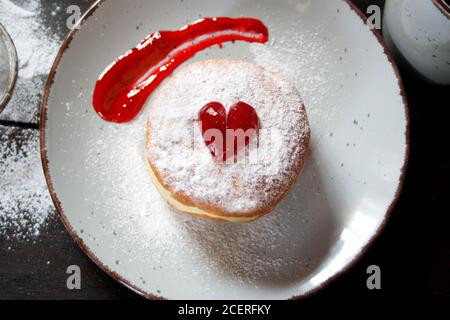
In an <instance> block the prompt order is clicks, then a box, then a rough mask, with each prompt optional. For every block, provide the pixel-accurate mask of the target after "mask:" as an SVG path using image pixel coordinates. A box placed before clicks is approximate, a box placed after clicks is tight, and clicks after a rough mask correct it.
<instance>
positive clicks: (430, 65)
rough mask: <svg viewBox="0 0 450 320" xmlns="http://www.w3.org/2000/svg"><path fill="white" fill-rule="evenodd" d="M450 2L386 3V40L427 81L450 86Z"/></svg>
mask: <svg viewBox="0 0 450 320" xmlns="http://www.w3.org/2000/svg"><path fill="white" fill-rule="evenodd" d="M448 3H449V1H448V0H386V4H385V9H384V22H383V23H384V25H383V36H384V38H385V40H386V43H387V44H388V46H389V47H390V49H391V50H392V51H393V53H394V54H395V55H396V56H400V57H402V58H403V59H404V60H406V62H407V63H408V64H409V65H410V66H411V67H412V68H414V69H415V70H416V71H417V72H418V73H419V74H421V75H422V76H423V77H424V78H425V79H427V80H429V81H431V82H433V83H437V84H444V85H445V84H450V6H449V4H448Z"/></svg>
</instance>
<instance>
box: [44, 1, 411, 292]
mask: <svg viewBox="0 0 450 320" xmlns="http://www.w3.org/2000/svg"><path fill="white" fill-rule="evenodd" d="M105 1H106V0H97V1H96V2H95V3H94V4H93V5H92V6H91V7H90V8H89V9H88V10H87V11H86V13H85V14H84V15H83V16H82V17H81V18H80V20H79V21H78V23H77V24H76V25H75V26H74V27H73V28H72V30H71V31H70V32H69V33H68V34H67V35H66V37H65V39H64V41H63V43H62V45H61V47H60V48H59V51H58V54H57V55H56V57H55V60H54V62H53V65H52V68H51V70H50V73H49V76H48V79H47V83H46V85H45V89H44V94H43V96H42V100H41V106H40V121H39V146H40V153H41V162H42V167H43V170H44V176H45V180H46V182H47V187H48V190H49V192H50V196H51V198H52V201H53V203H54V205H55V207H56V212H57V214H58V216H59V218H60V219H61V221H62V223H63V225H64V227H65V228H66V229H67V231H68V232H69V234H70V235H71V237H72V238H73V239H74V241H75V242H76V243H77V244H78V246H79V247H80V248H81V250H82V251H83V252H84V253H85V254H86V255H87V256H88V257H89V258H90V259H91V260H92V261H93V262H94V263H95V264H96V265H97V266H98V267H99V268H100V269H102V270H103V271H104V272H105V273H107V274H108V275H109V276H110V277H112V278H113V279H115V280H116V281H118V282H119V283H121V284H122V285H124V286H125V287H127V288H129V289H130V290H132V291H134V292H136V293H137V294H139V295H141V296H143V297H145V298H147V299H155V300H168V298H166V297H162V296H159V295H155V294H154V293H150V292H147V291H145V290H142V289H140V288H138V287H136V286H135V285H133V284H132V283H131V282H130V281H129V280H127V279H125V278H124V277H123V276H121V275H120V274H118V273H117V272H115V271H113V270H111V269H110V268H109V267H108V266H106V265H105V264H104V263H102V262H101V261H100V259H98V258H97V256H96V255H95V254H94V253H93V252H92V251H91V250H90V249H89V247H88V246H87V245H86V244H85V243H84V241H83V240H82V239H81V238H80V237H79V236H78V235H77V233H76V232H75V230H74V229H73V228H72V226H71V224H70V223H69V220H68V219H67V216H66V214H65V213H64V210H63V208H62V205H61V202H60V200H59V197H58V195H57V193H56V191H55V189H54V187H53V182H52V179H51V176H50V171H49V165H48V164H49V161H48V156H47V147H46V138H45V134H46V132H45V131H46V130H45V129H46V124H47V111H48V104H47V103H48V98H49V94H50V91H51V88H52V85H53V81H54V79H55V74H56V70H57V68H58V65H59V63H60V61H61V59H62V57H63V55H64V53H65V51H66V50H67V49H68V48H69V46H70V43H71V41H72V39H73V37H74V35H75V34H76V32H77V31H78V30H80V29H81V27H82V26H83V23H84V22H85V21H86V20H87V19H88V18H89V17H90V16H92V14H93V13H94V12H95V10H96V9H97V8H98V7H99V6H100V5H101V4H102V3H103V2H105ZM343 2H345V3H346V4H347V5H348V6H349V7H350V9H352V10H353V11H354V12H355V13H356V14H357V15H358V16H359V17H360V18H361V19H362V20H363V22H364V23H365V24H366V21H367V18H366V17H365V15H364V14H363V13H362V12H361V11H360V10H359V9H358V8H357V7H356V6H355V5H354V4H353V3H352V2H351V1H350V0H343ZM366 25H367V24H366ZM371 31H372V34H373V36H374V37H375V39H376V40H377V41H378V43H379V44H380V45H381V46H382V48H383V49H384V54H385V55H386V57H387V59H388V61H389V63H390V65H391V66H392V70H393V72H394V74H395V76H396V78H397V80H398V87H399V91H400V95H401V96H402V101H403V106H404V109H405V117H406V119H405V120H406V128H405V138H406V139H405V141H406V149H405V154H404V159H403V166H402V168H401V171H400V172H401V173H400V177H399V181H398V185H397V189H396V191H395V194H394V197H393V199H392V201H391V203H390V205H389V207H388V209H387V211H386V214H385V215H384V218H383V220H382V221H381V223H380V225H379V227H378V229H377V230H376V232H375V233H374V234H373V235H372V237H371V238H370V239H369V241H368V242H367V244H366V245H365V246H364V247H362V249H361V251H360V252H359V253H358V254H357V255H356V256H355V257H354V258H353V259H352V260H351V261H350V262H348V263H347V264H346V265H345V266H344V267H343V268H342V269H341V270H340V271H339V272H337V273H335V274H334V275H333V276H331V277H330V278H328V279H327V280H326V281H324V282H323V283H321V284H320V285H318V286H317V287H315V288H313V289H311V290H309V291H307V292H305V293H304V294H301V295H297V296H293V297H291V298H290V299H295V300H298V299H304V298H307V297H310V296H312V295H313V294H315V293H317V292H318V291H320V290H321V289H323V288H324V287H326V286H328V285H329V284H330V283H331V282H333V281H334V280H335V279H337V278H338V277H339V276H341V275H342V274H344V273H346V272H347V271H349V270H350V269H352V267H353V266H354V265H356V263H357V262H358V261H359V260H360V259H361V258H362V257H363V256H364V254H365V253H366V252H367V251H368V249H369V248H370V247H371V246H372V244H373V243H374V242H375V240H376V239H377V238H378V236H379V235H380V234H381V232H382V231H383V229H384V227H385V226H386V223H387V221H388V220H389V218H390V216H391V214H392V212H393V209H394V207H395V204H396V202H397V200H398V198H399V197H400V193H401V190H402V187H403V182H404V179H405V175H406V171H407V167H408V162H409V150H410V118H409V111H408V103H407V99H406V95H405V91H404V87H403V83H402V80H401V77H400V72H399V70H398V67H397V65H396V63H395V61H394V59H393V57H392V55H391V54H390V52H389V49H388V48H387V46H386V44H385V43H384V40H383V38H382V37H381V35H380V34H379V33H378V31H376V30H374V29H371Z"/></svg>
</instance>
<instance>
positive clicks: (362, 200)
mask: <svg viewBox="0 0 450 320" xmlns="http://www.w3.org/2000/svg"><path fill="white" fill-rule="evenodd" d="M203 16H250V17H257V18H260V19H262V20H263V21H264V22H265V23H266V24H267V25H268V27H269V30H270V37H271V41H270V43H269V44H267V45H260V44H251V45H249V44H248V43H236V44H226V45H225V46H224V48H223V49H219V48H213V49H208V50H206V51H204V52H202V53H200V54H198V55H197V56H196V57H195V59H193V60H190V61H189V62H188V63H190V62H192V61H195V60H201V59H206V58H217V57H232V58H238V59H245V60H251V61H254V62H256V63H258V64H261V65H263V66H265V67H267V68H269V69H273V70H278V71H279V72H281V73H283V74H285V75H286V76H288V77H290V78H291V79H292V81H294V82H295V83H296V84H297V86H298V88H299V89H300V90H301V92H302V94H303V96H304V100H305V103H306V105H307V109H308V113H309V117H310V122H311V127H312V137H313V138H312V143H311V145H312V149H311V156H310V157H309V159H308V161H307V165H306V168H305V172H304V173H303V176H302V178H301V179H300V182H299V183H298V184H297V185H296V187H295V188H294V190H293V191H292V192H291V193H290V194H289V195H288V197H287V198H286V199H285V200H284V201H283V202H282V203H281V205H280V206H279V207H278V208H277V209H276V210H275V212H274V213H273V214H271V215H268V216H266V217H264V218H262V219H260V220H258V221H256V222H252V223H249V224H228V223H221V222H212V221H205V220H200V219H197V218H191V217H188V216H185V215H183V214H180V213H177V212H174V211H173V210H172V209H170V207H169V206H168V205H167V204H166V203H165V202H164V201H163V200H162V199H161V198H160V197H159V194H158V193H157V192H156V191H155V189H154V187H153V185H152V184H151V182H150V176H149V173H148V172H147V168H146V164H145V157H144V135H145V118H146V116H145V113H146V111H148V108H147V110H145V111H144V112H142V113H141V115H140V116H139V117H138V119H136V120H135V121H133V122H132V123H128V124H122V125H120V124H112V123H107V122H105V121H102V120H101V119H100V118H99V117H98V116H97V115H96V113H95V112H94V111H93V108H92V106H91V97H92V91H93V87H94V84H95V81H96V79H97V77H98V75H99V74H100V72H101V71H102V70H103V69H104V68H105V66H107V65H108V64H109V63H110V62H111V61H113V60H114V59H115V58H116V57H117V56H119V55H120V54H122V53H123V52H124V51H126V50H127V49H129V48H131V47H133V46H134V45H135V44H137V43H138V41H139V40H140V39H142V38H143V37H144V36H146V35H147V33H149V32H152V31H155V30H161V29H168V30H172V29H177V28H179V27H181V26H183V25H185V24H186V23H188V22H192V21H194V20H196V19H197V18H199V17H203ZM41 120H42V121H41V148H42V159H43V165H44V170H45V174H46V178H47V182H48V185H49V189H50V192H51V194H52V197H53V200H54V202H55V205H56V207H57V209H58V212H59V214H60V216H61V218H62V220H63V222H64V224H65V225H66V227H67V228H68V230H69V231H70V233H71V234H72V236H73V237H74V239H75V240H76V241H77V242H78V243H79V244H80V245H81V247H82V248H83V249H84V250H85V252H86V253H87V254H88V255H89V257H90V258H91V259H92V260H94V261H95V262H96V263H97V264H98V265H99V266H100V267H101V268H103V269H104V270H105V271H106V272H108V273H109V274H110V275H111V276H112V277H114V278H115V279H117V280H118V281H120V282H122V283H124V284H125V285H127V286H128V287H130V288H132V289H134V290H136V291H138V292H140V293H142V294H144V295H145V296H147V297H164V298H170V299H177V298H192V299H218V298H237V299H266V298H274V299H285V298H290V297H299V296H305V295H308V294H309V293H311V292H314V291H315V290H316V289H318V288H320V287H323V286H324V285H325V284H326V283H328V282H329V281H330V279H332V278H334V277H336V276H337V275H338V274H340V273H341V272H342V271H344V270H346V269H348V267H349V266H350V265H352V264H353V263H354V262H355V261H356V260H357V258H358V257H359V256H360V255H361V253H362V252H364V250H365V249H366V248H367V246H368V244H370V242H371V241H372V240H373V239H374V237H375V236H376V235H377V234H378V233H379V232H380V230H381V228H382V226H383V225H384V223H385V222H386V219H387V216H388V215H389V213H390V211H391V209H392V206H393V204H394V202H395V200H396V198H397V196H398V193H399V190H400V187H401V182H402V177H403V172H404V168H405V163H406V159H407V152H408V119H407V110H406V105H405V101H404V98H403V95H402V89H401V83H400V81H399V78H398V72H397V70H396V68H395V66H394V65H393V64H392V62H391V61H390V58H389V57H388V56H387V54H386V52H385V48H384V46H383V44H382V43H381V41H380V39H379V38H378V36H376V35H375V34H374V33H373V32H372V31H371V30H369V28H368V27H367V26H366V25H365V23H364V21H363V19H362V18H361V15H360V14H358V13H357V12H356V11H355V9H354V8H353V7H352V5H350V4H349V3H347V2H346V1H340V0H329V1H305V0H302V1H298V0H290V1H269V0H268V1H250V0H242V1H236V0H235V1H220V2H216V1H179V0H177V1H173V0H166V1H146V0H135V1H119V0H107V1H104V2H101V3H100V4H99V5H98V6H94V8H93V9H91V10H90V11H89V12H88V14H87V15H86V16H85V17H84V18H83V20H82V23H81V28H80V29H79V30H78V31H75V32H72V33H71V34H69V36H68V38H67V40H66V42H65V43H64V44H63V46H62V48H61V51H60V53H59V55H58V57H57V59H56V61H55V64H54V66H53V71H52V73H51V75H50V78H49V82H48V85H47V88H46V92H45V97H44V99H43V104H42V110H41ZM361 281H364V280H363V279H362V280H361Z"/></svg>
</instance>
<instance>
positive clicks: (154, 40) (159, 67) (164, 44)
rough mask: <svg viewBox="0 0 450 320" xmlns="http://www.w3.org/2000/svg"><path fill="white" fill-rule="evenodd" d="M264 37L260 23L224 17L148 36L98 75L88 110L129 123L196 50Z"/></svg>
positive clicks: (266, 30)
mask: <svg viewBox="0 0 450 320" xmlns="http://www.w3.org/2000/svg"><path fill="white" fill-rule="evenodd" d="M205 36H206V37H205ZM268 38H269V32H268V29H267V27H266V26H265V25H264V24H263V23H262V22H261V21H260V20H258V19H254V18H227V17H218V18H204V19H201V20H198V21H196V22H194V23H192V24H189V25H187V26H185V27H183V28H181V29H179V30H177V31H159V32H155V33H153V34H150V35H149V36H147V37H146V38H145V39H144V40H142V41H141V42H140V43H139V44H138V45H137V47H135V48H133V49H131V50H129V51H127V52H126V53H125V54H123V55H122V56H120V57H119V58H118V59H117V60H116V61H115V62H113V63H112V64H111V65H110V66H109V67H107V68H106V69H105V71H103V73H102V74H101V75H100V78H99V79H98V80H97V82H96V84H95V89H94V95H93V105H94V109H95V111H96V112H97V113H98V114H99V115H100V117H102V118H103V119H104V120H107V121H112V122H127V121H130V120H132V119H133V118H134V117H135V116H136V115H137V114H138V113H139V111H140V110H141V109H142V107H143V106H144V104H145V101H146V100H147V98H148V97H149V95H150V94H151V93H152V92H153V91H154V90H155V89H156V87H157V86H158V85H159V84H160V83H161V82H162V81H163V80H164V79H165V78H166V77H167V76H168V75H170V74H171V73H172V71H173V70H175V68H177V67H178V66H179V65H180V64H182V63H183V62H185V61H186V60H187V59H189V58H190V57H192V56H193V55H195V54H196V53H197V52H198V51H200V50H203V49H205V48H208V47H210V46H213V45H216V44H218V45H219V46H221V45H222V43H223V42H228V41H235V40H242V41H247V42H259V43H265V42H267V40H268ZM211 98H213V97H211Z"/></svg>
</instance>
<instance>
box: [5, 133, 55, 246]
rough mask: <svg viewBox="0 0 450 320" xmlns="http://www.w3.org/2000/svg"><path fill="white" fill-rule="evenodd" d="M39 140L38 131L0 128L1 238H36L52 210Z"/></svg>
mask: <svg viewBox="0 0 450 320" xmlns="http://www.w3.org/2000/svg"><path fill="white" fill-rule="evenodd" d="M38 141H39V139H38V131H37V130H29V129H19V128H11V127H0V155H1V156H0V177H1V179H0V237H7V238H9V237H12V238H16V239H19V240H29V239H31V238H33V237H35V236H37V235H39V232H40V230H41V228H42V227H43V225H44V224H45V223H46V219H47V217H48V215H49V213H50V212H51V210H52V208H53V206H52V203H51V200H50V196H49V193H48V190H47V186H46V184H45V179H44V175H43V172H42V166H41V161H40V157H39V149H38Z"/></svg>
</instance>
